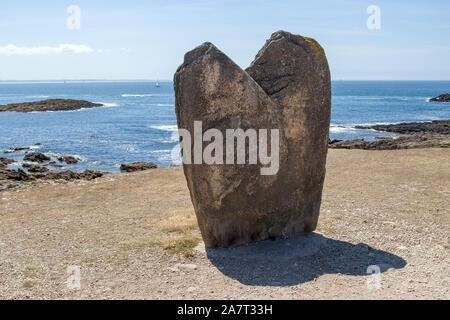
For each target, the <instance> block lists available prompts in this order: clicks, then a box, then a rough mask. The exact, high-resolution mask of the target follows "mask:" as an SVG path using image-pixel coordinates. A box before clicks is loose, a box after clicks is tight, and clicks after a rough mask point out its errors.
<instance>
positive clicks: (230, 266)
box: [0, 148, 450, 299]
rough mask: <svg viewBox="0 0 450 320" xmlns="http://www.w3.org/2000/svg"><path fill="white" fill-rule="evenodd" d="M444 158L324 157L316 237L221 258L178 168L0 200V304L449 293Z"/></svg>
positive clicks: (443, 152) (31, 190)
mask: <svg viewBox="0 0 450 320" xmlns="http://www.w3.org/2000/svg"><path fill="white" fill-rule="evenodd" d="M449 164H450V150H449V149H439V148H435V149H417V150H397V151H363V150H330V152H329V156H328V164H327V175H326V181H325V189H324V195H323V203H322V210H321V217H320V220H319V227H318V229H317V230H316V232H315V233H312V234H309V235H305V236H299V237H294V238H290V239H281V240H277V241H264V242H260V243H257V244H252V245H249V246H243V247H238V248H232V249H219V250H205V249H204V247H202V243H201V241H199V236H200V235H199V232H198V229H197V227H196V223H195V218H194V213H193V208H192V205H191V202H190V198H189V193H188V190H187V187H186V183H185V179H184V175H183V173H182V169H181V168H180V167H171V168H164V169H157V170H149V171H146V172H141V173H130V174H115V175H110V176H106V177H103V178H100V179H98V180H95V181H91V182H78V183H70V184H61V185H58V184H55V185H50V184H46V185H37V186H29V187H27V188H25V189H22V190H17V191H6V192H1V193H0V298H2V299H24V298H25V299H27V298H37V299H42V298H53V299H94V298H95V299H112V298H126V299H179V298H186V299H191V298H192V299H204V298H207V299H216V298H220V299H341V298H342V299H359V298H363V299H377V298H381V299H393V298H398V299H410V298H421V299H422V298H423V299H432V298H437V299H449V298H450V294H449V287H450V286H449V274H450V273H449V271H450V268H449V262H450V261H449V225H450V224H449V222H450V221H449V220H450V219H449V218H450V212H449V211H450V198H449V196H450V169H449ZM192 247H195V248H194V249H193V250H191V249H192ZM179 252H181V253H182V254H180V253H179ZM183 254H184V255H183ZM72 267H75V273H70V272H69V273H68V268H69V270H73V269H70V268H72ZM78 267H79V268H80V269H79V270H80V288H79V289H78V284H77V280H76V279H77V278H76V272H77V271H76V270H78V269H77V268H78ZM371 272H374V274H369V273H371ZM378 272H379V273H378ZM68 281H69V287H68V285H67V284H68Z"/></svg>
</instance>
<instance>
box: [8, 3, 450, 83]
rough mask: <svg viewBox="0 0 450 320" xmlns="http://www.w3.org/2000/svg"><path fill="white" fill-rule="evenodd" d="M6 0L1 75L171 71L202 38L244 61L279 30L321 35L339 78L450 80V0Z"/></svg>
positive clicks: (155, 74) (162, 74)
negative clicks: (374, 8) (449, 13)
mask: <svg viewBox="0 0 450 320" xmlns="http://www.w3.org/2000/svg"><path fill="white" fill-rule="evenodd" d="M5 2H6V1H2V2H1V4H0V6H1V7H0V80H60V79H111V80H113V79H116V80H117V79H130V80H131V79H158V80H161V81H162V80H172V78H173V74H174V72H175V71H176V69H177V67H178V66H179V65H180V64H181V63H182V61H183V56H184V54H185V53H186V52H187V51H189V50H191V49H193V48H195V47H196V46H198V45H200V44H201V43H203V42H205V41H209V42H212V43H214V44H215V45H216V46H217V47H218V48H219V49H220V50H222V51H223V52H224V53H225V54H227V55H228V56H229V57H230V58H231V59H233V60H234V61H235V62H236V63H237V64H238V65H239V66H241V67H242V68H246V67H247V66H248V65H249V64H250V63H251V61H252V60H253V59H254V57H255V55H256V54H257V52H258V50H259V49H260V48H261V47H262V46H263V45H264V43H265V41H266V39H268V38H269V37H270V35H271V34H272V33H273V32H275V31H277V30H286V31H289V32H291V33H295V34H300V35H303V36H308V37H312V38H315V39H316V40H317V41H318V42H319V43H320V44H321V45H322V47H323V48H324V49H325V52H326V55H327V59H328V63H329V65H330V70H331V76H332V79H334V80H450V36H449V35H450V19H448V12H450V1H448V0H435V1H417V0H398V1H393V0H391V1H385V0H370V1H364V0H333V1H332V0H321V1H302V0H296V1H284V0H278V1H269V0H259V1H257V0H240V1H236V0H222V1H214V0H210V1H207V0H184V1H178V0H173V1H171V0H165V1H160V0H146V1H143V0H142V1H141V0H127V1H111V0H110V1H104V0H96V1H93V0H87V1H84V0H83V1H81V0H71V1H65V0H53V1H51V0H39V1H21V0H16V1H8V3H5ZM73 6H75V10H71V9H73V8H74V7H73ZM373 6H376V8H378V9H379V11H377V10H378V9H377V10H375V11H373V10H369V11H368V8H369V9H370V8H373ZM78 9H79V13H80V14H79V19H78V18H77V17H78V15H77V12H78V11H77V10H78ZM377 12H379V15H377ZM368 20H369V22H368ZM78 27H79V28H78Z"/></svg>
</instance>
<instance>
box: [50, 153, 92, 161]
mask: <svg viewBox="0 0 450 320" xmlns="http://www.w3.org/2000/svg"><path fill="white" fill-rule="evenodd" d="M44 154H45V155H46V156H47V157H51V158H55V159H58V158H59V157H67V156H71V157H74V158H76V159H78V161H86V160H87V158H86V157H82V156H80V155H78V154H67V153H56V152H44Z"/></svg>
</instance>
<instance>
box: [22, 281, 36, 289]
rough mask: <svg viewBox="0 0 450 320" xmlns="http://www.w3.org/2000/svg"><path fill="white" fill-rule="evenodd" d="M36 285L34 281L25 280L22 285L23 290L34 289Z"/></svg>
mask: <svg viewBox="0 0 450 320" xmlns="http://www.w3.org/2000/svg"><path fill="white" fill-rule="evenodd" d="M36 283H37V282H36V281H34V280H25V281H24V282H23V284H22V288H25V289H30V288H33V287H34V286H35V285H36Z"/></svg>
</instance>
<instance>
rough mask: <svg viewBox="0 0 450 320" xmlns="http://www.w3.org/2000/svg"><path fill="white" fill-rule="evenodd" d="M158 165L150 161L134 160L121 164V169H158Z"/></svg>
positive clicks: (123, 170) (125, 170) (131, 170)
mask: <svg viewBox="0 0 450 320" xmlns="http://www.w3.org/2000/svg"><path fill="white" fill-rule="evenodd" d="M156 168H158V166H157V165H156V164H154V163H150V162H133V163H124V164H122V165H121V166H120V171H122V172H134V171H144V170H149V169H156Z"/></svg>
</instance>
